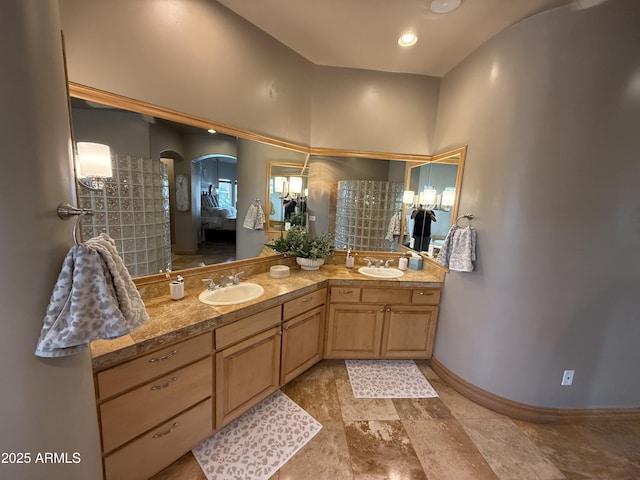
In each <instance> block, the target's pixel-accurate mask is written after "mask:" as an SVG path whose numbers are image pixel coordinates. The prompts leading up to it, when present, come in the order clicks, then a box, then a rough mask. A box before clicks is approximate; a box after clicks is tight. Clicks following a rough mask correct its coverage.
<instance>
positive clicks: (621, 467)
mask: <svg viewBox="0 0 640 480" xmlns="http://www.w3.org/2000/svg"><path fill="white" fill-rule="evenodd" d="M417 363H418V366H419V367H420V369H421V371H422V372H423V373H424V374H425V376H426V377H427V379H428V380H429V382H430V383H431V385H433V387H434V388H435V389H436V391H437V392H438V394H439V397H438V398H425V399H393V400H391V399H379V400H378V399H356V398H354V397H353V394H352V392H351V387H350V385H349V377H348V374H347V369H346V367H345V365H344V362H342V361H336V360H324V361H322V362H320V363H319V364H317V365H316V366H315V367H313V368H311V369H310V370H309V371H307V372H306V373H304V374H303V375H301V376H300V377H298V378H297V379H296V380H294V381H293V382H291V383H289V384H288V385H286V386H285V387H283V388H282V390H283V392H284V393H286V394H287V395H289V397H291V398H292V399H293V400H294V401H295V402H297V403H298V404H299V405H300V406H301V407H302V408H304V409H305V410H306V411H307V412H309V413H310V414H311V415H312V416H313V417H315V418H316V420H318V421H319V422H320V423H321V424H322V425H323V428H322V430H321V431H320V433H318V434H317V435H316V436H315V437H314V438H313V439H312V440H311V441H310V442H309V443H308V444H307V445H305V446H304V447H303V448H302V449H301V450H300V451H299V452H298V453H297V454H296V455H295V456H294V457H293V458H292V459H291V460H289V462H287V463H286V464H285V465H284V466H283V467H282V468H281V469H280V470H279V471H278V472H276V473H275V474H274V475H273V477H272V480H299V479H302V480H307V479H310V480H324V479H326V480H342V479H354V480H361V479H367V480H377V479H388V480H405V479H428V480H488V479H494V480H495V479H500V480H520V479H522V480H529V479H530V480H552V479H568V480H579V479H580V480H582V479H600V480H638V479H640V420H638V421H595V422H584V423H576V424H534V423H527V422H522V421H518V420H513V419H511V418H509V417H505V416H503V415H500V414H498V413H495V412H493V411H491V410H488V409H486V408H484V407H481V406H479V405H477V404H475V403H473V402H471V401H470V400H468V399H466V398H465V397H463V396H461V395H460V394H458V393H457V392H455V391H454V390H453V389H451V388H450V387H448V386H446V385H445V384H444V383H443V382H442V381H441V380H440V379H439V378H438V376H437V375H436V374H435V373H434V372H433V371H432V370H431V369H430V368H429V367H428V366H427V362H417ZM153 480H206V478H205V476H204V474H203V473H202V471H201V470H200V468H199V466H198V464H197V462H196V460H195V459H194V457H193V455H191V453H189V454H187V455H184V456H183V457H182V458H180V459H179V460H177V461H176V462H174V463H173V464H172V465H170V466H169V467H167V468H166V469H165V470H163V471H162V472H160V473H158V474H157V475H156V476H154V477H153Z"/></svg>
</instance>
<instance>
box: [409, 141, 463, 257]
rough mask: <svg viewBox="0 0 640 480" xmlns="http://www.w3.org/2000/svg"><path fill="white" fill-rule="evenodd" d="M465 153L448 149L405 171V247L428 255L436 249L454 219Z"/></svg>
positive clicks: (461, 149)
mask: <svg viewBox="0 0 640 480" xmlns="http://www.w3.org/2000/svg"><path fill="white" fill-rule="evenodd" d="M465 153H466V147H463V148H460V149H456V150H452V151H450V152H446V153H443V154H440V155H436V156H434V158H433V160H432V161H430V162H427V163H423V164H418V165H415V164H414V165H411V166H410V167H409V168H408V169H407V180H406V190H405V195H404V199H403V201H404V202H405V220H406V224H407V226H408V232H409V234H410V235H409V236H410V240H409V242H408V243H405V246H407V247H409V248H413V249H414V250H417V251H421V252H430V253H432V254H436V253H437V252H438V250H439V249H440V247H441V245H442V241H443V240H444V238H445V237H446V235H447V233H448V232H449V229H450V228H451V226H452V225H453V224H454V222H455V219H456V217H457V212H458V201H459V197H460V187H461V184H462V173H463V168H464V158H465Z"/></svg>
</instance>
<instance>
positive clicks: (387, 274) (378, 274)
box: [358, 267, 404, 278]
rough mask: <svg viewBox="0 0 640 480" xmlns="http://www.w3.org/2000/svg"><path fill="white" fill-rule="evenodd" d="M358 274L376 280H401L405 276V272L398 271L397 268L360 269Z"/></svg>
mask: <svg viewBox="0 0 640 480" xmlns="http://www.w3.org/2000/svg"><path fill="white" fill-rule="evenodd" d="M358 272H360V273H361V274H363V275H366V276H368V277H375V278H400V277H401V276H403V275H404V272H403V271H402V270H398V269H397V268H393V267H389V268H384V267H360V268H359V269H358Z"/></svg>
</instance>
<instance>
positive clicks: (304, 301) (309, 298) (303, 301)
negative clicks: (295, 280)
mask: <svg viewBox="0 0 640 480" xmlns="http://www.w3.org/2000/svg"><path fill="white" fill-rule="evenodd" d="M310 301H311V297H308V298H305V299H304V300H302V303H307V302H310Z"/></svg>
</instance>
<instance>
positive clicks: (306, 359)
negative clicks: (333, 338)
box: [280, 288, 327, 385]
mask: <svg viewBox="0 0 640 480" xmlns="http://www.w3.org/2000/svg"><path fill="white" fill-rule="evenodd" d="M326 297H327V289H326V288H322V289H320V290H316V291H315V292H311V293H308V294H306V295H303V296H301V297H298V298H296V299H294V300H290V301H288V302H286V303H285V304H284V305H283V308H282V316H283V320H284V323H283V324H282V357H281V358H282V362H281V365H280V385H284V384H285V383H288V382H289V381H291V380H293V379H294V378H295V377H297V376H298V375H300V374H301V373H302V372H304V371H305V370H307V369H309V368H311V367H312V366H313V365H315V364H316V363H318V362H319V361H320V360H321V359H322V349H323V347H324V311H325V310H324V304H325V302H326Z"/></svg>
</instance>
